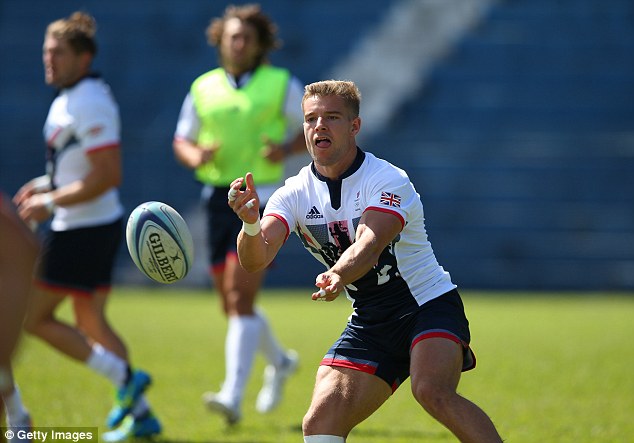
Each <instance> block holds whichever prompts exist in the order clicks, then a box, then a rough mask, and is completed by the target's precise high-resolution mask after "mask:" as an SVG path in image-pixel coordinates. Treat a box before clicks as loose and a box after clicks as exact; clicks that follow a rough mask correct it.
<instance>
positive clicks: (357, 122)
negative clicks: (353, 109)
mask: <svg viewBox="0 0 634 443" xmlns="http://www.w3.org/2000/svg"><path fill="white" fill-rule="evenodd" d="M360 130H361V117H355V118H354V119H353V120H352V125H351V126H350V135H357V134H358V133H359V131H360Z"/></svg>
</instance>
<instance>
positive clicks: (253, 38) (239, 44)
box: [220, 18, 261, 75]
mask: <svg viewBox="0 0 634 443" xmlns="http://www.w3.org/2000/svg"><path fill="white" fill-rule="evenodd" d="M260 51H261V49H260V42H259V40H258V33H257V30H256V29H255V27H253V26H252V25H250V24H248V23H245V22H242V21H241V20H240V19H238V18H231V19H229V20H227V22H226V23H225V26H224V29H223V32H222V38H221V40H220V56H221V59H222V63H223V67H224V68H225V70H227V71H228V72H230V73H231V74H233V75H240V74H244V73H245V72H247V71H250V70H251V69H253V68H254V67H255V63H256V60H257V59H258V57H259V56H260Z"/></svg>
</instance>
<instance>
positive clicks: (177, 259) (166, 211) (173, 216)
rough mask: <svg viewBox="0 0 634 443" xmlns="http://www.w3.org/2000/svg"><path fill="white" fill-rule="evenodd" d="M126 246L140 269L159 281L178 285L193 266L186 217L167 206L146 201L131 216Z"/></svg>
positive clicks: (192, 243)
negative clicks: (184, 218)
mask: <svg viewBox="0 0 634 443" xmlns="http://www.w3.org/2000/svg"><path fill="white" fill-rule="evenodd" d="M126 243H127V244H128V251H129V252H130V257H132V261H133V262H134V264H135V265H136V266H137V268H139V269H140V270H141V272H143V273H144V274H145V275H147V276H148V277H149V278H151V279H152V280H154V281H156V282H159V283H166V284H170V283H174V282H177V281H179V280H181V279H183V278H184V277H185V276H186V275H187V273H188V272H189V270H190V269H191V268H192V266H193V261H194V242H193V240H192V235H191V232H190V231H189V228H188V227H187V224H186V223H185V220H183V217H181V216H180V214H179V213H178V212H176V210H174V208H172V207H171V206H169V205H166V204H165V203H161V202H157V201H149V202H145V203H142V204H140V205H139V206H137V207H136V208H135V209H134V210H133V211H132V212H131V213H130V217H129V218H128V224H127V226H126Z"/></svg>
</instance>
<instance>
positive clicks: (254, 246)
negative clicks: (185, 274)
mask: <svg viewBox="0 0 634 443" xmlns="http://www.w3.org/2000/svg"><path fill="white" fill-rule="evenodd" d="M244 181H246V189H245V190H244V191H238V189H240V187H241V186H242V183H243V182H244ZM231 188H233V189H235V190H236V194H235V196H236V198H235V200H234V201H230V202H229V203H230V205H231V207H232V208H233V210H234V211H235V213H236V214H237V215H238V217H240V219H241V220H242V221H243V222H245V223H250V224H253V223H260V222H259V220H260V212H259V199H258V195H257V192H256V190H255V184H254V181H253V175H252V174H251V173H250V172H248V173H247V174H246V176H245V178H244V179H243V178H237V179H236V180H234V181H233V183H231ZM252 200H254V204H253V206H251V207H250V208H249V207H248V206H247V203H248V202H250V201H252ZM286 235H287V232H286V226H285V225H284V223H282V222H281V221H280V220H278V219H277V218H275V217H264V220H262V222H261V230H260V232H258V233H257V234H256V235H249V234H247V233H245V232H244V230H242V231H240V233H239V234H238V258H239V259H240V264H241V265H242V267H243V268H244V269H246V270H247V271H248V272H256V271H260V270H262V269H265V268H266V267H267V266H268V265H269V264H270V263H271V262H272V261H273V259H274V258H275V256H276V255H277V253H278V251H279V250H280V248H281V247H282V245H283V244H284V240H285V239H286Z"/></svg>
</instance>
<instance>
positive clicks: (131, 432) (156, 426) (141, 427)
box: [101, 411, 162, 442]
mask: <svg viewBox="0 0 634 443" xmlns="http://www.w3.org/2000/svg"><path fill="white" fill-rule="evenodd" d="M161 431H162V427H161V422H159V421H158V419H157V418H156V417H155V416H154V414H152V413H151V412H149V411H148V413H147V414H145V415H143V416H142V417H138V418H137V417H133V416H132V415H128V416H127V417H126V418H125V419H124V420H123V423H122V424H121V426H119V427H118V428H117V429H115V430H114V431H109V432H106V433H104V434H103V435H102V436H101V439H102V440H103V441H105V442H120V441H126V440H133V439H135V438H151V437H155V436H157V435H159V434H160V433H161Z"/></svg>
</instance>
